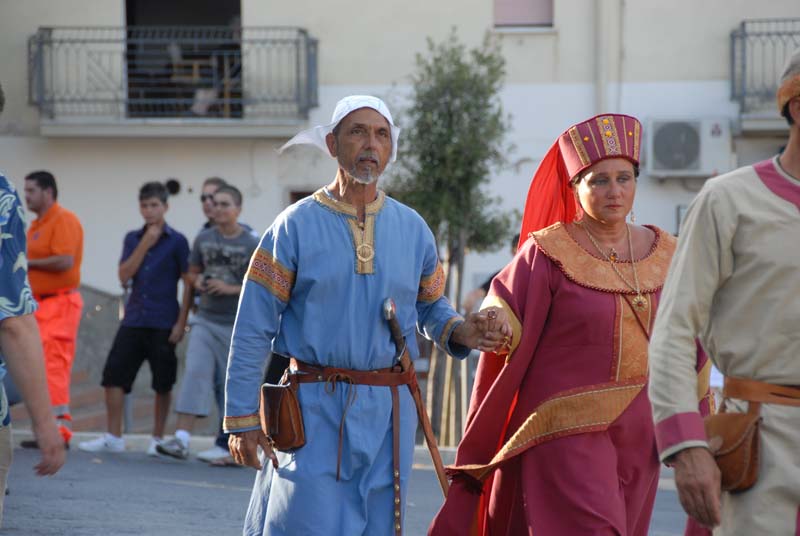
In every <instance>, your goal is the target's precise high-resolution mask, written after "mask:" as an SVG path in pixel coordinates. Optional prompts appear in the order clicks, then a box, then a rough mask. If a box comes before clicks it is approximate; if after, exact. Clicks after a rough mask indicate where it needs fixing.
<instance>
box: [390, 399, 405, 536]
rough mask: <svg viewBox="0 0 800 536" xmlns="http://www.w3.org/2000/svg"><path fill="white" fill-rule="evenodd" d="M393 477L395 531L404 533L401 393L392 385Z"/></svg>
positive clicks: (399, 533)
mask: <svg viewBox="0 0 800 536" xmlns="http://www.w3.org/2000/svg"><path fill="white" fill-rule="evenodd" d="M390 389H391V390H392V471H393V473H392V478H393V480H394V481H393V484H394V532H395V534H397V535H398V536H400V535H401V534H403V519H402V509H401V505H402V500H401V499H400V394H399V393H398V392H397V386H396V385H392V386H391V387H390Z"/></svg>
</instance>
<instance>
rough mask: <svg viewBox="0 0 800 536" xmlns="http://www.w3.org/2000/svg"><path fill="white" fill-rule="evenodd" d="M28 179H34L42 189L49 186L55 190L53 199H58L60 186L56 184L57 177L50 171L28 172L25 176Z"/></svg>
mask: <svg viewBox="0 0 800 536" xmlns="http://www.w3.org/2000/svg"><path fill="white" fill-rule="evenodd" d="M25 180H26V181H34V182H35V183H36V186H38V187H39V188H41V189H42V190H47V189H48V188H49V189H50V190H52V191H53V199H58V186H56V178H55V177H53V174H52V173H50V172H49V171H34V172H32V173H28V175H27V176H26V177H25Z"/></svg>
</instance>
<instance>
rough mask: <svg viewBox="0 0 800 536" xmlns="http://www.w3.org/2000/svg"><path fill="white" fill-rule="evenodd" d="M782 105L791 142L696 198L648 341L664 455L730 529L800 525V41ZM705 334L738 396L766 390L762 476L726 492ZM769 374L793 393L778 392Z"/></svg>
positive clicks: (704, 515)
mask: <svg viewBox="0 0 800 536" xmlns="http://www.w3.org/2000/svg"><path fill="white" fill-rule="evenodd" d="M778 108H779V110H780V111H781V114H782V115H783V116H784V117H785V118H786V120H787V121H788V123H789V128H790V134H789V141H788V144H787V146H786V149H785V150H784V152H783V154H781V155H780V156H778V157H775V158H773V159H770V160H766V161H764V162H760V163H758V164H755V165H754V166H746V167H743V168H740V169H737V170H735V171H733V172H731V173H728V174H726V175H723V176H720V177H718V178H715V179H712V180H709V181H708V182H707V183H706V185H705V186H704V187H703V189H702V190H701V191H700V193H699V194H698V195H697V198H696V199H695V200H694V202H693V203H692V204H691V206H690V207H689V211H688V213H687V218H686V223H685V226H684V227H683V230H682V233H681V236H680V239H679V242H678V248H677V251H676V253H675V256H674V257H673V260H672V264H671V267H670V272H669V275H668V277H667V280H666V283H665V285H664V291H663V294H662V296H661V304H660V307H659V311H658V316H657V319H656V323H655V327H654V333H653V337H652V341H651V344H650V366H651V378H650V387H649V391H650V398H651V401H652V405H653V413H654V419H655V422H656V438H657V441H658V450H659V455H660V457H661V459H662V460H663V461H665V462H666V463H668V464H670V465H673V466H674V468H675V483H676V485H677V488H678V495H679V498H680V501H681V504H682V505H683V508H684V509H685V510H686V512H687V513H688V514H689V515H690V516H692V517H693V518H695V519H696V520H697V521H699V522H700V523H701V524H702V525H705V526H706V527H712V526H717V525H721V527H720V529H718V531H717V532H715V534H717V533H721V534H724V535H725V536H728V535H731V534H736V535H748V536H749V535H756V534H771V535H772V534H775V535H787V536H788V535H795V534H800V526H798V525H800V511H799V510H798V505H800V50H797V51H795V52H794V54H793V55H792V57H791V58H790V61H789V63H788V65H787V67H786V69H785V70H784V73H783V76H782V77H781V80H780V85H779V90H778ZM696 337H699V338H700V341H701V342H702V344H703V346H704V347H705V349H706V350H707V351H708V353H709V356H710V357H711V359H712V361H713V362H714V364H715V365H716V366H717V368H719V370H720V371H721V372H722V373H723V374H724V376H725V383H726V390H728V395H729V396H730V395H731V394H733V393H734V389H735V388H736V387H737V384H738V385H744V386H746V387H748V388H749V387H752V388H753V389H752V392H753V393H755V394H753V395H747V396H748V400H751V401H753V400H756V399H758V400H757V401H760V402H762V404H761V417H762V418H763V421H762V423H761V444H760V449H761V451H760V459H759V477H758V481H757V482H756V484H755V486H753V487H752V488H750V489H749V490H747V491H744V492H742V493H736V494H730V493H721V492H720V474H719V470H718V469H717V467H716V464H715V463H714V460H713V457H712V455H711V453H710V451H709V450H708V443H707V442H706V435H705V432H704V429H703V421H702V419H701V417H700V415H699V414H698V413H697V396H696V392H695V391H696V379H697V374H696V372H695V351H694V350H695V338H696ZM769 384H772V385H773V386H774V385H780V386H788V387H789V389H785V390H784V391H786V392H787V393H788V396H787V397H786V398H785V399H779V398H778V397H775V396H774V395H773V396H772V397H770V396H769V395H768V393H769V391H770V390H774V387H771V386H770V385H769ZM760 393H761V394H760ZM764 393H766V394H764ZM739 396H744V395H742V394H740V395H739ZM747 408H748V401H746V400H740V399H738V398H737V397H731V398H729V399H728V401H727V410H728V411H734V412H745V411H747Z"/></svg>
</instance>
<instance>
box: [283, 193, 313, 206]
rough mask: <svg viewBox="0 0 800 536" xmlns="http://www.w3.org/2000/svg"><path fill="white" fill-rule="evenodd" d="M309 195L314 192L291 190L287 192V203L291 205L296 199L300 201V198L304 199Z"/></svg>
mask: <svg viewBox="0 0 800 536" xmlns="http://www.w3.org/2000/svg"><path fill="white" fill-rule="evenodd" d="M310 195H314V192H312V191H305V190H292V191H291V192H289V204H290V205H293V204H295V203H297V202H298V201H300V200H301V199H305V198H306V197H308V196H310Z"/></svg>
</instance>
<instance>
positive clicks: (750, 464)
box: [704, 402, 761, 492]
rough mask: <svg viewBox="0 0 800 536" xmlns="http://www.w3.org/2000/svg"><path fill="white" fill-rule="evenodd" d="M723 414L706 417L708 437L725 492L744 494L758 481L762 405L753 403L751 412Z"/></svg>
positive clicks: (749, 410)
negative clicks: (743, 492)
mask: <svg viewBox="0 0 800 536" xmlns="http://www.w3.org/2000/svg"><path fill="white" fill-rule="evenodd" d="M724 409H725V406H724V404H723V406H722V408H720V411H721V412H720V413H717V414H716V415H709V416H708V417H706V418H705V420H704V423H705V429H706V437H707V438H708V444H709V447H710V448H711V451H712V452H713V454H714V459H715V460H716V462H717V466H718V467H719V470H720V473H721V474H722V490H723V491H730V492H740V491H745V490H747V489H749V488H751V487H752V486H753V485H754V484H755V483H756V480H757V479H758V447H759V445H758V443H759V433H758V425H759V422H760V421H761V416H760V409H761V404H760V403H759V402H749V408H748V411H747V413H724Z"/></svg>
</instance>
